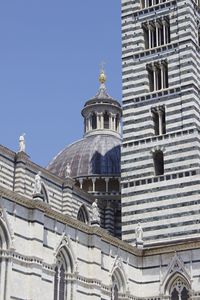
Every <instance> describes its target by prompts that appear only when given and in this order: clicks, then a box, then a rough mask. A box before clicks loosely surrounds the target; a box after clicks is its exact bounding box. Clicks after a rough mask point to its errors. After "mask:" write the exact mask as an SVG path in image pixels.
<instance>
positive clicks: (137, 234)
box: [135, 223, 143, 242]
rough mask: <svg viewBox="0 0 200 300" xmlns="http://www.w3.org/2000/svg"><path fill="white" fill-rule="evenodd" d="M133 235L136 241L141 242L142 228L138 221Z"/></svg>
mask: <svg viewBox="0 0 200 300" xmlns="http://www.w3.org/2000/svg"><path fill="white" fill-rule="evenodd" d="M135 237H136V241H137V242H143V230H142V227H141V225H140V223H138V224H137V226H136V228H135Z"/></svg>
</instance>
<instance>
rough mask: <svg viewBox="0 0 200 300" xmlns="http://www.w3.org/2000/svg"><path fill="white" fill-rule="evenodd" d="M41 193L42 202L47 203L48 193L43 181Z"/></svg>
mask: <svg viewBox="0 0 200 300" xmlns="http://www.w3.org/2000/svg"><path fill="white" fill-rule="evenodd" d="M41 194H42V196H43V199H44V202H46V203H49V198H48V193H47V189H46V187H45V185H44V183H42V189H41Z"/></svg>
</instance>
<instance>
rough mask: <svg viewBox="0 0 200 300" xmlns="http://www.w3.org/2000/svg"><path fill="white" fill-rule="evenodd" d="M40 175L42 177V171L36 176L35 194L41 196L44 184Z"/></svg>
mask: <svg viewBox="0 0 200 300" xmlns="http://www.w3.org/2000/svg"><path fill="white" fill-rule="evenodd" d="M40 175H41V172H40V171H39V172H38V173H37V174H36V175H35V185H34V190H33V194H40V193H41V190H42V182H41V177H40Z"/></svg>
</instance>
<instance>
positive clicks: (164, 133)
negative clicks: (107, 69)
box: [121, 0, 200, 245]
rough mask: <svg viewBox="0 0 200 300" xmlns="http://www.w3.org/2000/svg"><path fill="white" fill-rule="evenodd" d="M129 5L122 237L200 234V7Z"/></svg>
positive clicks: (125, 9) (131, 1) (150, 2)
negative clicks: (139, 232) (137, 230)
mask: <svg viewBox="0 0 200 300" xmlns="http://www.w3.org/2000/svg"><path fill="white" fill-rule="evenodd" d="M198 5H199V4H198V3H197V2H195V1H193V0H184V1H182V0H177V1H175V0H172V1H170V0H122V47H123V48H122V69H123V118H124V119H123V123H124V126H123V146H122V161H121V164H122V239H123V240H124V241H127V242H129V243H131V244H134V243H135V228H136V226H137V224H138V223H140V224H141V227H142V229H143V240H144V245H150V244H155V243H160V242H162V243H163V242H165V241H166V242H168V241H169V240H181V239H184V240H185V239H187V238H193V237H197V236H199V234H200V210H199V209H200V175H199V173H200V143H199V139H200V135H199V126H200V47H199V44H200V38H199V37H200V30H199V26H200V8H199V6H198Z"/></svg>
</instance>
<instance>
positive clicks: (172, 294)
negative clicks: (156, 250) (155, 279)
mask: <svg viewBox="0 0 200 300" xmlns="http://www.w3.org/2000/svg"><path fill="white" fill-rule="evenodd" d="M190 293H191V285H190V282H189V281H188V280H187V278H186V277H185V276H184V275H183V274H181V273H179V272H176V273H175V274H173V275H172V276H171V277H170V278H169V279H168V281H167V283H166V286H165V294H166V295H167V296H168V297H169V299H170V300H189V298H190Z"/></svg>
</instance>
